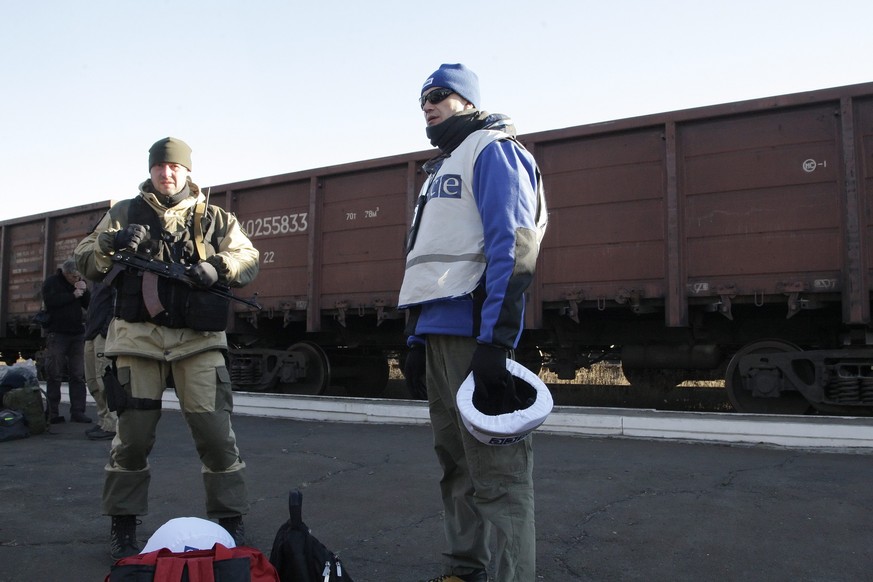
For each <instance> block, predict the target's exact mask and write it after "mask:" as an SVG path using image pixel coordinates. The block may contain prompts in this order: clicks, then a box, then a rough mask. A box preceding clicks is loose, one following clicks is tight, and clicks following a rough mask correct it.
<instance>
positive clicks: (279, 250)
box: [213, 178, 313, 313]
mask: <svg viewBox="0 0 873 582" xmlns="http://www.w3.org/2000/svg"><path fill="white" fill-rule="evenodd" d="M309 190H310V180H309V179H307V178H302V179H294V180H288V181H281V182H279V183H274V184H264V185H260V184H259V185H253V186H243V187H239V188H234V189H232V190H231V191H230V195H231V198H232V201H231V205H230V206H231V208H232V210H233V212H234V213H235V214H236V216H237V218H238V219H239V221H240V224H241V225H242V227H243V229H244V230H245V231H246V233H247V234H248V236H249V238H250V239H251V241H252V244H254V245H255V247H256V248H257V249H258V252H259V254H260V272H259V274H258V276H257V277H256V278H255V280H254V281H253V282H252V283H250V284H249V285H247V286H246V287H244V288H242V289H240V290H238V291H236V293H237V294H238V295H240V296H245V297H249V296H252V295H256V296H257V300H258V302H259V303H260V304H261V305H262V306H263V307H264V309H265V310H267V311H275V312H280V313H281V312H282V311H284V310H287V309H291V310H296V311H303V312H305V310H306V301H307V300H308V295H309V263H308V248H309V234H310V231H311V230H312V228H313V225H312V217H311V216H310V211H309ZM213 195H214V193H213ZM235 309H237V310H240V311H246V310H247V308H246V307H245V306H243V305H236V306H235Z"/></svg>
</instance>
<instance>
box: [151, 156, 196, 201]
mask: <svg viewBox="0 0 873 582" xmlns="http://www.w3.org/2000/svg"><path fill="white" fill-rule="evenodd" d="M149 174H151V178H152V185H153V186H154V187H155V190H157V191H158V192H159V193H161V194H163V195H164V196H173V195H175V194H178V193H179V192H181V191H182V188H184V187H185V184H186V182H187V180H188V168H186V167H185V166H183V165H181V164H170V163H166V162H161V163H159V164H155V165H154V166H152V169H151V170H149Z"/></svg>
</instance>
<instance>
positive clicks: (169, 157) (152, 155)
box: [149, 137, 191, 172]
mask: <svg viewBox="0 0 873 582" xmlns="http://www.w3.org/2000/svg"><path fill="white" fill-rule="evenodd" d="M160 163H168V164H179V165H182V166H185V167H186V168H188V171H189V172H190V171H191V148H190V147H188V144H186V143H185V142H184V141H182V140H181V139H177V138H175V137H165V138H164V139H162V140H158V141H156V142H155V143H154V144H153V145H152V147H150V148H149V170H151V169H152V166H154V165H155V164H160Z"/></svg>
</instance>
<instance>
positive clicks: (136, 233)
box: [115, 224, 149, 251]
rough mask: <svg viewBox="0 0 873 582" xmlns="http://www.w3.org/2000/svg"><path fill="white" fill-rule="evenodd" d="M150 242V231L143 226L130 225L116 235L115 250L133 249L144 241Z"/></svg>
mask: <svg viewBox="0 0 873 582" xmlns="http://www.w3.org/2000/svg"><path fill="white" fill-rule="evenodd" d="M146 240H149V231H148V229H147V228H146V227H144V226H143V225H141V224H128V225H127V226H126V227H125V229H124V230H119V231H118V232H117V233H115V250H116V251H121V250H124V249H133V250H136V248H137V247H138V246H139V244H140V243H141V242H143V241H146Z"/></svg>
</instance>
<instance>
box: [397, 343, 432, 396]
mask: <svg viewBox="0 0 873 582" xmlns="http://www.w3.org/2000/svg"><path fill="white" fill-rule="evenodd" d="M426 373H427V353H426V350H425V349H424V346H423V345H421V344H412V346H410V348H409V352H407V354H406V362H405V363H404V364H403V376H404V377H405V378H406V389H407V390H409V395H410V396H411V397H412V398H413V399H414V400H427V384H426V383H425V377H426Z"/></svg>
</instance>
